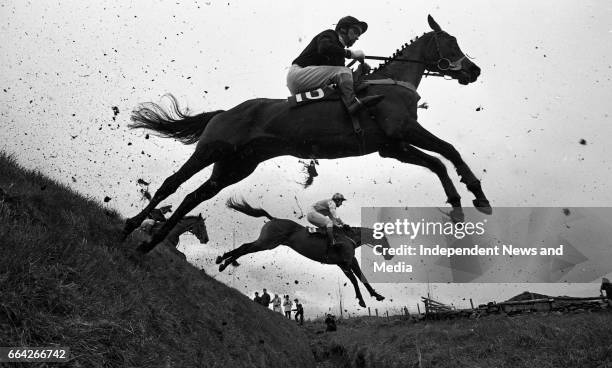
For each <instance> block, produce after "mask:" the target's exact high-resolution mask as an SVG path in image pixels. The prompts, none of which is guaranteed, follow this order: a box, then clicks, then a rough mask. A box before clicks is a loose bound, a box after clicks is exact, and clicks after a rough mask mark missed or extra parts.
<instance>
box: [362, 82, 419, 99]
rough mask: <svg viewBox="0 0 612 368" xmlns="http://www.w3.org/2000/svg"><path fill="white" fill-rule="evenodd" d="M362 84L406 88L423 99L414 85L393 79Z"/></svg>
mask: <svg viewBox="0 0 612 368" xmlns="http://www.w3.org/2000/svg"><path fill="white" fill-rule="evenodd" d="M361 83H363V84H366V85H388V86H391V85H396V86H400V87H404V88H406V89H409V90H411V91H412V92H414V93H415V94H416V95H417V96H418V98H419V99H421V96H419V93H418V92H417V89H416V87H415V86H414V84H412V83H410V82H405V81H398V80H395V79H391V78H385V79H366V80H362V81H361Z"/></svg>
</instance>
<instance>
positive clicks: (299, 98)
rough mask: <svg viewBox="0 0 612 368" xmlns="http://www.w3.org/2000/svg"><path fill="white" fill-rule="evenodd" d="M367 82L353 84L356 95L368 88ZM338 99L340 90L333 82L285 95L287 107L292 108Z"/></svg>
mask: <svg viewBox="0 0 612 368" xmlns="http://www.w3.org/2000/svg"><path fill="white" fill-rule="evenodd" d="M368 84H369V83H359V84H356V85H355V88H354V89H355V94H356V95H358V94H360V93H362V92H364V91H365V90H366V89H367V88H368ZM337 100H340V91H339V90H338V87H337V86H336V85H335V84H329V85H327V86H325V87H321V88H317V89H313V90H312V91H307V92H301V93H297V94H295V95H293V96H289V97H287V102H289V107H290V108H292V109H294V108H297V107H301V106H304V105H308V104H310V103H313V102H321V101H337Z"/></svg>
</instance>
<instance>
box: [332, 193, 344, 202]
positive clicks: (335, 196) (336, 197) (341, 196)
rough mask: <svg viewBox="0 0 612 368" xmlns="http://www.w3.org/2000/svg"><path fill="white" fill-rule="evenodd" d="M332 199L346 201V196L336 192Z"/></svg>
mask: <svg viewBox="0 0 612 368" xmlns="http://www.w3.org/2000/svg"><path fill="white" fill-rule="evenodd" d="M332 201H346V198H344V196H343V195H342V194H341V193H336V194H334V195H333V196H332Z"/></svg>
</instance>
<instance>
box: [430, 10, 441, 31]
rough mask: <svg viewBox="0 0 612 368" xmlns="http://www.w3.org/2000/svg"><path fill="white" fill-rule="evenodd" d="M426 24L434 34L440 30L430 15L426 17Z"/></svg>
mask: <svg viewBox="0 0 612 368" xmlns="http://www.w3.org/2000/svg"><path fill="white" fill-rule="evenodd" d="M427 23H429V26H430V27H431V29H433V30H434V31H436V32H440V31H441V30H442V28H440V26H439V25H438V23H436V21H435V20H434V19H433V17H432V16H431V15H430V14H428V15H427Z"/></svg>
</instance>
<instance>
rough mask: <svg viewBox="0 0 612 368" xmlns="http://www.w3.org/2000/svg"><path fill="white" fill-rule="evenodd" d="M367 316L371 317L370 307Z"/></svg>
mask: <svg viewBox="0 0 612 368" xmlns="http://www.w3.org/2000/svg"><path fill="white" fill-rule="evenodd" d="M368 317H372V312H371V311H370V307H368Z"/></svg>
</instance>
